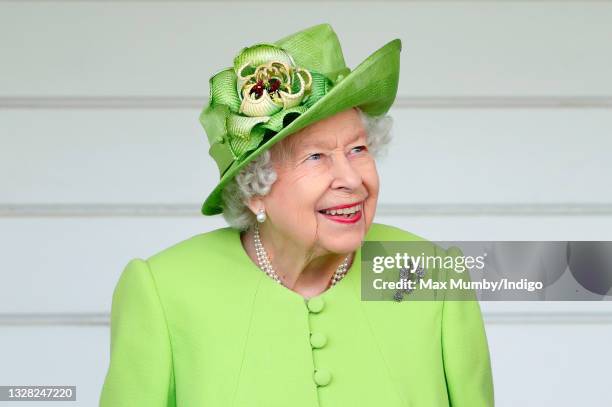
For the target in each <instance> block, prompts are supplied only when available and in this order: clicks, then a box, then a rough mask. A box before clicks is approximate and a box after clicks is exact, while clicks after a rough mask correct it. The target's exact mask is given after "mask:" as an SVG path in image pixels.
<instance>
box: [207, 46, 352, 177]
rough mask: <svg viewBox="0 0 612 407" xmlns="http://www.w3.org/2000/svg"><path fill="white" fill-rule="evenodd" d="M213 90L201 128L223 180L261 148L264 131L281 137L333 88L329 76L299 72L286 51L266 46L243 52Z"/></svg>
mask: <svg viewBox="0 0 612 407" xmlns="http://www.w3.org/2000/svg"><path fill="white" fill-rule="evenodd" d="M346 71H347V72H345V73H348V71H349V69H348V68H346ZM342 76H343V75H339V76H338V78H339V79H340V78H342ZM209 84H210V96H209V103H208V106H207V107H206V108H205V109H204V110H203V111H202V114H201V115H200V123H201V124H202V126H203V127H204V129H205V130H206V134H207V136H208V141H209V143H210V146H211V147H210V150H209V154H210V155H211V156H213V158H215V161H216V162H217V166H218V167H219V172H220V174H221V176H223V174H224V173H225V171H226V170H227V169H228V168H229V167H230V165H231V164H232V163H233V162H234V161H236V160H238V161H242V160H243V159H244V158H246V157H247V156H248V153H249V151H252V150H254V149H256V148H257V147H258V146H259V145H260V144H261V142H262V141H263V139H264V135H265V133H266V130H269V131H273V132H279V131H280V130H281V129H282V128H284V127H285V126H287V125H288V124H289V123H290V122H291V121H292V120H293V119H295V118H296V117H297V116H299V115H301V114H302V113H304V112H306V110H308V108H309V107H310V106H312V105H313V104H314V103H316V102H317V100H319V99H321V98H322V97H323V96H324V95H325V94H326V93H327V92H328V91H329V90H330V89H331V88H332V87H333V83H332V81H331V80H330V79H329V78H328V77H327V76H325V75H323V74H322V73H320V72H317V71H315V70H312V69H306V68H304V67H299V66H296V64H295V62H294V59H293V58H292V56H291V55H290V54H289V53H288V52H287V51H286V50H285V49H283V48H281V47H279V46H277V45H274V44H266V43H260V44H256V45H253V46H251V47H245V48H243V49H242V50H241V51H240V53H239V54H238V55H237V56H236V57H235V58H234V66H233V67H231V68H227V69H224V70H222V71H220V72H218V73H217V74H215V75H214V76H213V77H211V78H210V81H209Z"/></svg>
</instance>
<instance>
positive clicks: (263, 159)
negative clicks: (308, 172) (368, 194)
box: [221, 108, 393, 230]
mask: <svg viewBox="0 0 612 407" xmlns="http://www.w3.org/2000/svg"><path fill="white" fill-rule="evenodd" d="M356 109H357V111H358V112H359V116H360V117H361V120H362V122H363V124H364V127H365V129H366V133H367V137H366V143H367V145H368V150H369V151H370V154H372V155H373V156H374V157H375V158H378V157H382V156H384V155H385V154H386V151H387V150H386V147H387V145H388V144H389V142H390V141H391V128H392V127H393V118H392V117H391V116H389V115H382V116H370V115H368V114H366V113H364V112H363V111H361V109H359V108H356ZM270 157H271V155H270V150H266V151H264V152H263V153H261V154H260V155H259V156H258V157H257V158H255V159H254V160H253V161H251V162H250V163H249V164H247V165H246V166H245V167H244V168H243V169H242V170H241V171H240V172H239V173H238V174H237V175H236V176H235V177H234V178H233V179H232V180H230V181H229V182H228V183H227V185H226V186H225V187H224V188H223V191H222V192H221V200H222V206H223V217H224V218H225V221H226V222H227V223H228V224H229V225H230V226H231V227H233V228H235V229H239V230H246V229H248V228H249V227H251V226H253V225H254V223H255V222H257V219H256V217H255V214H254V213H253V212H252V211H251V209H250V208H249V207H248V206H247V205H246V202H248V201H249V199H250V198H251V197H252V196H255V195H259V196H265V195H266V194H268V192H270V188H271V187H272V184H273V183H274V181H276V178H277V174H276V171H275V170H274V167H273V166H272V162H271V159H270Z"/></svg>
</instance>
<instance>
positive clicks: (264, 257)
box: [253, 223, 351, 287]
mask: <svg viewBox="0 0 612 407" xmlns="http://www.w3.org/2000/svg"><path fill="white" fill-rule="evenodd" d="M254 232H255V233H254V236H253V240H254V243H255V252H256V253H257V262H258V263H259V267H260V268H261V269H262V270H263V271H264V272H265V273H266V274H267V275H268V276H270V277H271V278H272V279H274V281H276V282H277V283H279V284H282V282H281V280H280V277H279V275H278V274H277V273H276V271H274V268H273V267H272V263H270V259H269V258H268V254H267V253H266V249H264V247H263V244H262V243H261V239H260V237H259V225H258V224H257V223H256V224H255V231H254ZM350 257H351V255H350V253H349V255H348V256H346V258H345V259H344V261H343V262H342V264H340V266H338V269H336V271H335V272H334V275H333V276H332V278H331V280H330V282H329V284H328V285H327V287H330V286H333V285H336V283H337V282H338V281H340V280H342V278H343V277H344V276H345V275H346V272H347V270H348V262H349V259H350Z"/></svg>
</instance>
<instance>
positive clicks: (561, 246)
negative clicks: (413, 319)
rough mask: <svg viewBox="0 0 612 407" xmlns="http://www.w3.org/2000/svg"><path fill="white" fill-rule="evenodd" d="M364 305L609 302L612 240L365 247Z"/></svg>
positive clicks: (379, 244) (367, 244)
mask: <svg viewBox="0 0 612 407" xmlns="http://www.w3.org/2000/svg"><path fill="white" fill-rule="evenodd" d="M361 293H362V300H365V301H384V300H389V301H407V300H415V301H416V300H426V301H432V300H433V301H435V300H464V301H469V300H481V301H482V300H484V301H509V300H511V301H512V300H513V301H608V300H612V242H601V241H576V242H567V241H549V242H541V241H495V242H475V241H469V242H457V241H453V242H423V241H421V242H403V241H401V242H400V241H388V242H384V241H367V242H364V243H363V245H362V256H361Z"/></svg>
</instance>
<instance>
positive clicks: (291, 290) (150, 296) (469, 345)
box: [100, 24, 493, 407]
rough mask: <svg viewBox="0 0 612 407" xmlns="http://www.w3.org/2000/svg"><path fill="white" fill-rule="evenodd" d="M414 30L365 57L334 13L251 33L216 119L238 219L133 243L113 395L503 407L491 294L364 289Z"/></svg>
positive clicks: (224, 174)
mask: <svg viewBox="0 0 612 407" xmlns="http://www.w3.org/2000/svg"><path fill="white" fill-rule="evenodd" d="M400 49H401V43H400V41H399V40H393V41H391V42H389V43H388V44H386V45H385V46H383V47H382V48H380V49H379V50H377V51H376V52H374V53H373V54H371V55H370V56H369V57H368V58H367V59H366V60H365V61H363V62H362V63H361V64H360V65H359V66H358V67H357V68H356V69H355V70H354V71H352V72H351V71H350V70H349V69H348V68H347V67H346V66H345V63H344V58H343V57H342V52H341V50H340V45H339V43H338V39H337V36H336V34H335V33H334V31H333V30H332V29H331V27H330V26H329V25H328V24H320V25H317V26H314V27H310V28H308V29H305V30H302V31H300V32H297V33H295V34H293V35H290V36H288V37H286V38H284V39H282V40H279V41H277V42H275V43H274V44H257V45H255V46H253V47H247V48H244V49H243V50H242V51H241V52H240V53H239V54H238V56H237V57H236V59H235V60H234V67H232V68H229V69H226V70H223V71H221V72H219V73H217V74H216V75H214V76H213V77H212V78H211V80H210V84H211V95H210V100H209V104H208V106H207V107H206V108H205V110H204V111H203V113H202V116H201V118H200V119H201V121H202V124H203V125H204V128H205V130H206V133H207V135H208V138H209V141H210V144H211V148H210V154H211V156H212V157H213V158H214V159H215V162H216V163H217V166H218V167H219V171H220V174H221V179H220V182H219V184H218V185H217V187H216V188H215V189H214V190H213V191H212V192H211V194H210V195H209V196H208V198H207V199H206V201H205V202H204V205H203V207H202V213H203V214H204V215H214V214H219V213H222V214H223V216H224V217H225V219H226V220H227V222H228V223H229V225H230V226H229V227H225V228H221V229H217V230H213V231H210V232H207V233H202V234H199V235H196V236H193V237H191V238H189V239H186V240H184V241H182V242H179V243H177V244H175V245H173V246H171V247H169V248H167V249H165V250H162V251H161V252H159V253H157V254H155V255H153V256H151V257H149V258H147V259H146V260H143V259H139V258H135V259H133V260H131V261H130V262H129V263H128V264H127V266H126V268H125V270H124V271H123V273H122V275H121V277H120V279H119V282H118V284H117V287H116V288H115V291H114V294H113V303H112V310H111V360H110V365H109V369H108V372H107V374H106V378H105V382H104V386H103V389H102V394H101V399H100V405H101V406H102V407H121V406H126V407H128V406H129V407H139V406H143V407H144V406H147V407H154V406H159V407H161V406H164V407H166V406H183V407H194V406H210V407H212V406H215V407H216V406H218V407H221V406H223V407H226V406H236V407H238V406H241V407H242V406H244V407H281V406H282V407H286V406H292V407H302V406H303V407H314V406H319V405H323V406H335V407H343V406H363V407H370V406H379V405H384V406H386V407H391V406H393V407H400V406H404V407H408V406H415V407H416V406H423V407H433V406H454V407H461V406H464V407H480V406H483V407H484V406H487V407H488V406H493V384H492V378H491V367H490V360H489V351H488V345H487V340H486V335H485V331H484V326H483V322H482V317H481V313H480V308H479V306H478V303H477V302H476V301H410V300H409V299H410V296H409V295H408V296H407V297H406V299H404V300H401V301H362V299H361V246H362V243H363V242H364V241H385V240H387V241H388V240H394V241H421V240H423V239H421V238H420V237H418V236H416V235H413V234H411V233H409V232H407V231H404V230H402V229H399V228H396V227H393V226H389V225H383V224H378V223H373V219H374V215H375V212H376V204H377V200H378V192H379V177H378V173H377V170H376V162H375V156H377V155H378V153H379V152H380V151H382V148H383V147H384V145H385V144H386V143H387V142H388V140H389V131H390V127H391V119H390V117H388V116H386V113H387V112H388V110H389V108H390V106H391V105H392V103H393V100H394V99H395V95H396V91H397V84H398V75H399V53H400Z"/></svg>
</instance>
